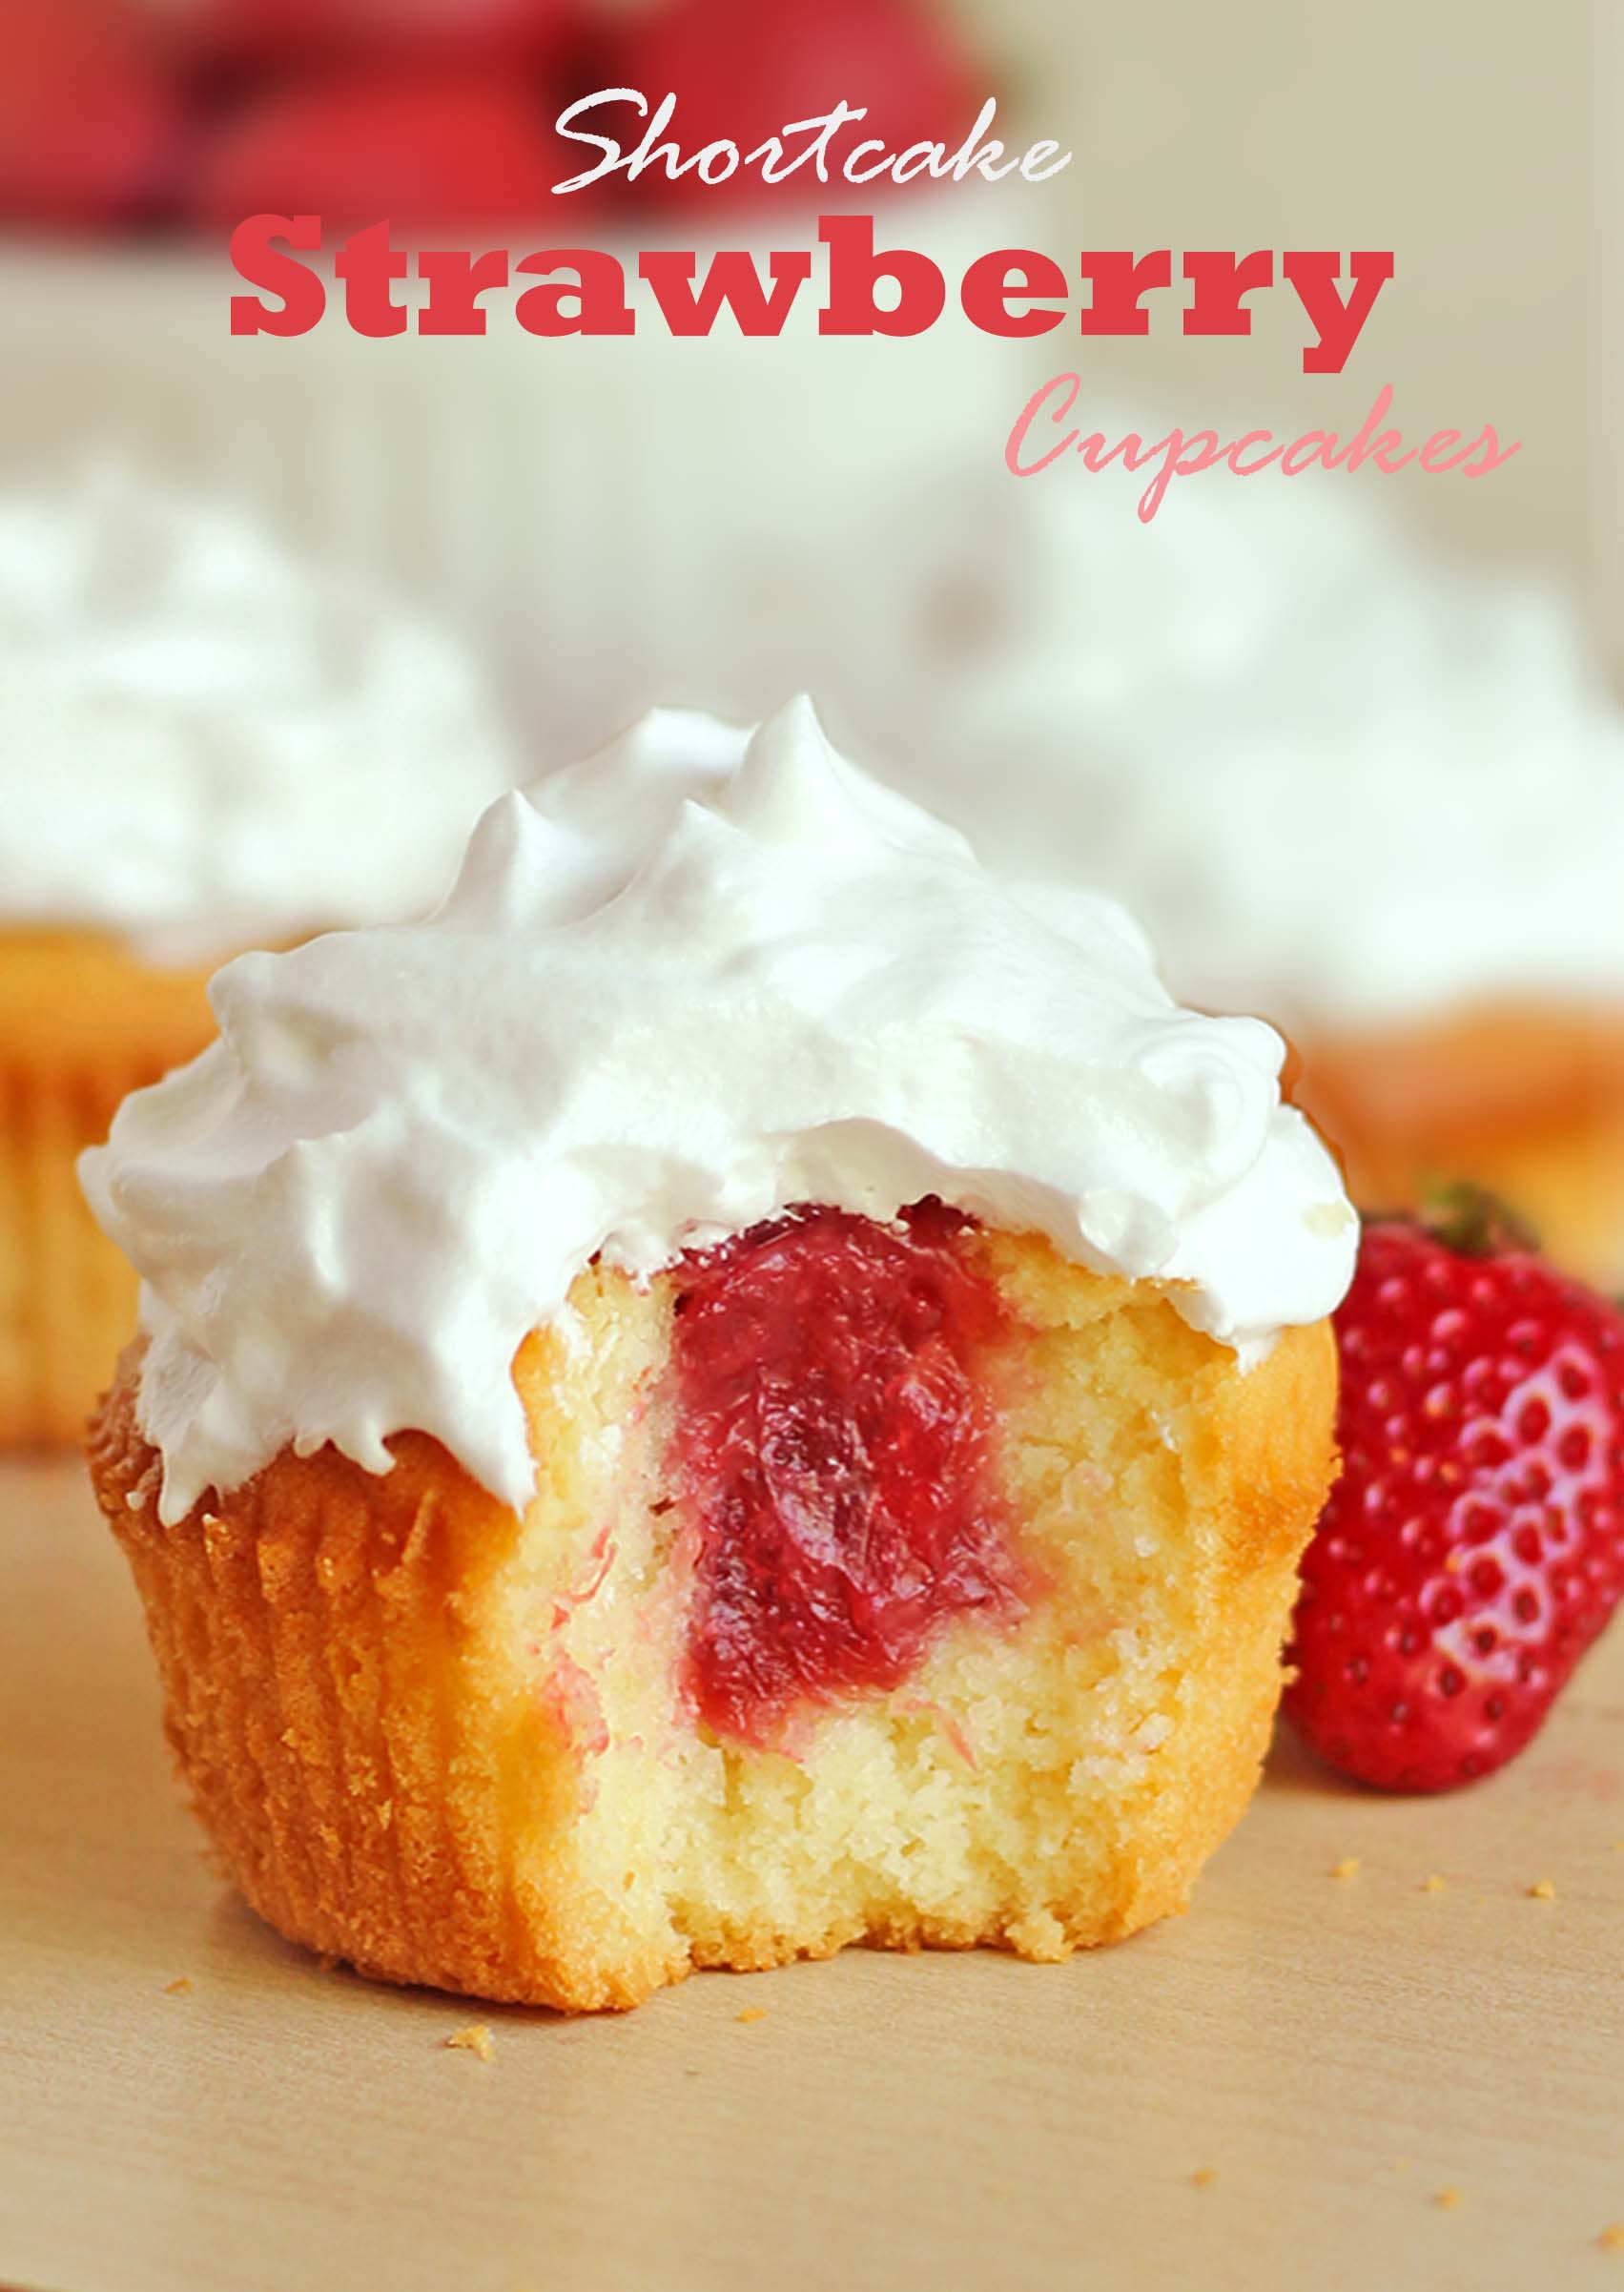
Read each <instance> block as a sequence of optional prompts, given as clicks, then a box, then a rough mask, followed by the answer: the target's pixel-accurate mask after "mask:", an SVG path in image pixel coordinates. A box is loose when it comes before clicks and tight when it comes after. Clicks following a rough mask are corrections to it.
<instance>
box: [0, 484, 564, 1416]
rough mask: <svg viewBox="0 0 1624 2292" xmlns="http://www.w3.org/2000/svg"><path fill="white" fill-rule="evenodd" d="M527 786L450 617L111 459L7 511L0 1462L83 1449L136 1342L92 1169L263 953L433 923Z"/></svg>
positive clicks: (1, 841) (0, 693) (0, 773)
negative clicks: (60, 1444) (84, 1166)
mask: <svg viewBox="0 0 1624 2292" xmlns="http://www.w3.org/2000/svg"><path fill="white" fill-rule="evenodd" d="M518 776H519V772H518V767H517V760H516V758H515V756H514V754H512V753H511V752H510V750H509V747H508V744H507V740H506V736H505V734H504V732H503V730H502V729H501V727H500V725H499V723H498V721H497V718H496V715H495V712H494V711H493V708H492V705H491V703H490V701H489V699H488V698H487V695H486V693H485V692H484V690H483V685H482V682H481V679H480V676H479V674H478V673H477V672H476V670H475V668H474V665H473V663H472V662H471V660H470V659H469V658H468V657H467V656H466V655H465V654H464V653H463V650H461V649H460V648H459V647H458V646H457V645H456V644H455V643H453V642H452V640H451V639H450V638H449V637H448V636H447V635H446V634H445V633H444V632H443V631H442V630H440V629H438V628H437V627H435V626H433V625H430V624H428V623H426V622H424V621H423V620H422V619H421V618H420V617H419V616H418V615H416V614H415V613H413V612H411V611H409V610H407V609H403V608H400V607H397V606H396V605H394V604H392V603H390V602H387V601H386V600H384V599H382V598H380V597H379V596H378V595H375V594H371V593H367V592H365V591H363V590H361V589H360V588H357V587H356V586H354V585H353V584H350V583H348V582H346V581H344V580H343V579H341V578H340V577H339V576H338V575H336V574H332V573H327V572H321V571H318V570H317V569H316V568H312V567H310V566H308V565H304V564H300V563H298V562H297V561H296V560H294V559H291V558H289V557H287V556H285V555H284V554H282V552H281V551H280V550H279V549H278V547H276V546H275V545H274V544H273V543H272V542H271V541H270V540H269V539H268V538H267V537H266V536H265V535H264V534H263V533H261V532H259V531H257V530H256V529H255V528H254V527H250V526H247V525H245V524H243V523H242V522H240V521H239V520H238V519H236V517H233V516H228V515H226V514H224V513H223V512H220V511H218V510H216V509H214V508H211V507H207V506H199V505H196V504H194V503H192V502H189V501H183V500H179V499H176V498H175V497H173V496H170V495H167V494H164V493H160V492H156V491H154V490H152V489H151V488H149V487H147V486H145V485H139V484H137V483H135V482H134V481H133V480H131V479H129V478H128V477H125V476H123V475H121V474H119V473H116V472H109V471H101V472H97V473H96V474H95V475H93V477H91V478H90V479H88V480H87V481H85V482H83V483H81V484H80V485H78V486H77V487H76V488H75V489H74V490H73V491H72V493H70V494H63V495H54V496H47V495H43V494H41V495H30V496H20V495H19V496H15V497H10V498H0V1093H3V1110H0V1449H6V1448H16V1447H19V1446H24V1445H28V1444H31V1443H35V1442H51V1441H60V1440H66V1439H69V1438H72V1437H73V1436H74V1435H76V1434H77V1433H78V1431H79V1430H80V1428H81V1425H82V1422H83V1418H84V1416H85V1414H86V1412H87V1410H88V1408H89V1407H90V1405H91V1403H92V1401H93V1398H94V1395H95V1392H96V1390H97V1388H98V1386H99V1384H100V1383H102V1382H104V1381H105V1379H106V1377H107V1375H108V1373H110V1371H111V1369H112V1366H113V1356H114V1353H115V1352H116V1349H117V1347H118V1345H119V1344H121V1343H122V1341H123V1336H124V1333H125V1332H126V1331H127V1329H128V1326H129V1320H130V1314H131V1311H132V1310H133V1306H134V1288H133V1283H132V1279H131V1276H130V1274H129V1271H128V1269H127V1268H126V1267H125V1265H124V1263H123V1261H122V1260H121V1259H120V1258H119V1257H118V1255H117V1253H116V1252H115V1251H114V1250H113V1249H110V1248H109V1247H108V1246H107V1244H106V1243H105V1242H104V1241H103V1240H102V1238H101V1236H100V1235H99V1234H98V1233H97V1232H96V1230H95V1228H94V1226H93V1223H92V1221H91V1219H90V1216H89V1213H88V1212H87V1211H86V1209H85V1208H84V1206H83V1203H82V1201H81V1199H80V1196H79V1193H78V1188H77V1185H76V1182H75V1179H74V1175H73V1163H74V1158H75V1156H76V1154H77V1153H78V1151H79V1149H80V1148H81V1147H82V1146H85V1145H87V1144H89V1143H91V1142H93V1141H94V1140H96V1139H98V1138H100V1137H101V1136H102V1135H103V1133H104V1132H105V1130H106V1128H107V1125H108V1124H109V1122H110V1121H111V1119H112V1116H113V1109H114V1108H115V1107H116V1105H118V1102H119V1101H120V1099H121V1098H122V1097H123V1096H124V1095H125V1093H126V1092H127V1091H128V1090H130V1089H132V1088H134V1087H135V1086H136V1085H137V1084H142V1083H146V1082H150V1081H152V1080H154V1079H155V1078H156V1077H157V1076H158V1075H160V1074H162V1073H163V1072H164V1071H165V1070H166V1069H167V1068H168V1067H170V1066H172V1065H174V1064H175V1063H178V1062H180V1061H182V1060H185V1059H189V1058H191V1057H192V1056H194V1055H195V1052H197V1051H198V1050H200V1049H201V1048H202V1047H203V1045H204V1044H205V1043H207V1041H208V1040H209V1038H210V1036H211V1035H212V1033H213V1022H212V1019H211V1017H210V1013H209V1008H208V1003H207V1001H206V997H205V991H204V988H205V981H206V979H207V977H208V975H209V973H210V972H211V971H212V970H213V969H214V968H215V967H216V964H217V963H218V962H219V961H220V960H223V959H224V958H226V957H227V956H230V955H233V954H236V953H237V952H239V951H240V950H242V949H244V948H247V947H252V946H259V945H266V946H285V945H288V944H290V943H292V942H294V941H296V940H301V939H305V938H308V937H309V936H311V935H312V934H313V933H316V932H319V931H321V930H324V929H328V928H331V927H333V926H336V925H345V924H359V923H371V922H379V921H384V920H389V919H396V918H405V917H410V916H413V915H415V914H417V913H419V912H421V910H423V909H425V908H427V907H429V906H431V905H432V904H433V903H434V902H435V900H436V899H438V898H439V897H440V896H441V894H442V892H443V891H444V889H445V888H446V885H447V884H448V882H449V880H450V878H451V876H452V873H453V872H454V869H455V865H456V859H457V855H458V853H459V851H460V850H461V848H462V845H463V841H464V840H465V837H466V835H467V832H468V829H469V827H470V825H471V823H472V821H473V819H474V818H475V817H476V816H477V815H478V813H479V812H480V810H481V809H482V808H483V805H484V804H485V803H487V802H488V801H490V799H491V798H492V797H493V796H495V795H499V794H500V793H501V792H502V791H503V790H504V788H506V787H508V786H510V785H512V784H513V782H514V780H515V779H516V778H517V777H518Z"/></svg>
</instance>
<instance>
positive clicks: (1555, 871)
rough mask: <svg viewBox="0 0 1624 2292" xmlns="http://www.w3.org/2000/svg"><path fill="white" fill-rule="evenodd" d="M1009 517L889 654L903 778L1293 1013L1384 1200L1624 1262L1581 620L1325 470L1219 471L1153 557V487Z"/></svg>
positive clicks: (950, 562)
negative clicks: (946, 635)
mask: <svg viewBox="0 0 1624 2292" xmlns="http://www.w3.org/2000/svg"><path fill="white" fill-rule="evenodd" d="M1109 426H1110V425H1109V424H1107V427H1108V428H1109ZM1111 434H1113V435H1115V434H1118V433H1117V432H1116V431H1114V430H1113V431H1112V433H1111ZM985 506H986V508H987V516H986V519H985V520H984V521H982V522H978V523H975V524H974V525H971V524H970V523H969V522H968V521H967V524H966V529H965V531H964V533H963V534H961V535H960V536H959V537H958V546H957V547H945V546H944V547H943V548H942V550H941V552H940V558H939V563H940V568H941V572H940V577H941V579H942V581H943V583H944V584H946V585H949V586H950V587H951V586H952V585H953V584H955V583H956V584H957V585H958V587H959V588H960V590H961V591H962V592H963V593H962V594H961V596H960V603H959V610H958V613H957V617H956V622H955V625H954V641H953V645H952V648H951V650H948V649H946V648H944V647H941V646H939V645H938V646H937V647H936V648H935V650H926V649H921V650H920V651H919V652H918V653H917V654H916V655H915V656H914V657H912V658H911V659H908V660H907V661H905V662H903V663H901V664H900V666H898V665H897V664H896V663H894V662H892V661H889V660H888V662H887V663H886V664H885V668H884V675H883V678H882V677H881V676H880V674H879V672H878V671H876V672H875V677H874V683H875V686H876V690H877V687H878V686H879V685H880V684H881V683H886V684H888V685H889V686H890V687H891V689H893V690H894V692H895V693H896V695H897V702H896V705H897V706H898V709H899V712H900V715H901V717H902V718H903V719H906V720H907V721H908V722H909V723H911V724H912V726H913V728H914V729H913V732H912V734H911V736H909V738H908V740H907V745H906V748H905V753H904V757H903V761H904V764H905V765H907V766H910V767H911V768H912V770H911V774H910V779H909V785H910V786H912V787H915V788H916V789H917V790H918V791H920V792H922V793H926V794H928V795H929V796H930V799H931V800H932V801H934V802H935V803H936V804H937V805H938V806H939V807H940V808H941V809H942V810H944V811H945V812H947V813H948V814H949V815H950V816H952V817H953V818H954V819H955V820H956V821H958V822H959V823H960V824H962V825H964V826H966V827H967V828H968V829H969V830H970V832H971V833H972V834H973V835H974V836H976V838H977V839H978V840H979V841H982V842H984V843H985V844H986V846H987V848H988V850H989V852H991V853H993V854H994V855H996V856H997V857H999V858H1000V859H1002V860H1003V861H1004V862H1006V863H1012V864H1024V865H1027V866H1030V867H1032V868H1035V869H1036V870H1038V872H1040V873H1042V872H1056V871H1058V872H1060V873H1078V874H1080V875H1081V876H1082V878H1083V879H1085V880H1087V881H1090V882H1094V883H1097V884H1098V885H1099V886H1100V888H1101V889H1102V890H1105V891H1107V892H1109V893H1111V894H1112V895H1113V896H1115V897H1117V898H1121V899H1124V900H1126V901H1127V903H1128V904H1129V905H1130V906H1131V907H1132V908H1133V910H1134V912H1135V913H1136V914H1137V915H1139V916H1140V917H1141V919H1142V920H1143V921H1144V923H1145V924H1146V927H1147V928H1148V929H1149V931H1150V932H1151V934H1152V937H1153V938H1154V940H1156V943H1157V946H1158V949H1159V951H1160V953H1161V958H1162V960H1163V962H1164V964H1165V966H1166V974H1167V978H1168V981H1169V983H1170V985H1171V986H1172V987H1173V988H1174V990H1175V992H1177V993H1179V994H1181V995H1183V996H1186V997H1188V998H1189V999H1190V1000H1191V1001H1194V1002H1196V1003H1198V1004H1199V1005H1200V1006H1202V1007H1203V1008H1205V1009H1211V1010H1247V1011H1262V1012H1264V1013H1266V1015H1267V1016H1268V1018H1269V1019H1270V1020H1272V1021H1273V1022H1274V1023H1275V1024H1276V1025H1278V1026H1280V1027H1281V1028H1283V1029H1284V1030H1285V1033H1286V1034H1287V1035H1288V1037H1289V1038H1290V1040H1291V1042H1292V1043H1293V1046H1294V1048H1295V1050H1296V1052H1297V1053H1298V1056H1299V1058H1300V1061H1301V1074H1300V1077H1299V1079H1298V1081H1297V1083H1296V1085H1295V1095H1296V1097H1297V1100H1298V1103H1299V1104H1301V1105H1303V1106H1305V1108H1306V1109H1307V1110H1308V1111H1309V1112H1310V1113H1311V1114H1312V1115H1313V1117H1314V1118H1315V1120H1316V1121H1318V1122H1319V1123H1320V1124H1321V1125H1322V1127H1323V1128H1324V1129H1325V1131H1326V1135H1327V1137H1329V1139H1330V1140H1331V1142H1332V1144H1333V1146H1336V1148H1337V1149H1338V1151H1339V1152H1340V1153H1341V1154H1342V1155H1343V1157H1344V1160H1345V1163H1346V1170H1347V1176H1348V1179H1349V1183H1350V1185H1351V1187H1352V1189H1353V1192H1354V1195H1355V1198H1356V1199H1357V1200H1358V1201H1359V1202H1360V1203H1361V1205H1362V1206H1363V1207H1367V1208H1373V1209H1398V1208H1405V1207H1408V1206H1409V1205H1410V1204H1412V1203H1413V1202H1414V1201H1415V1199H1416V1198H1417V1196H1418V1194H1419V1193H1420V1192H1421V1191H1422V1190H1423V1189H1424V1188H1425V1187H1427V1186H1428V1184H1429V1182H1430V1181H1433V1180H1447V1179H1454V1178H1470V1179H1474V1180H1476V1181H1478V1182H1479V1183H1481V1184H1485V1185H1488V1186H1489V1187H1492V1188H1493V1189H1495V1190H1496V1191H1498V1192H1500V1193H1502V1194H1504V1195H1505V1196H1506V1198H1507V1199H1508V1200H1509V1201H1510V1202H1511V1204H1512V1206H1513V1207H1514V1208H1517V1209H1519V1210H1520V1211H1521V1212H1522V1213H1523V1215H1524V1217H1525V1218H1526V1219H1527V1220H1528V1221H1529V1222H1530V1223H1531V1225H1533V1227H1534V1228H1535V1229H1537V1231H1538V1232H1539V1234H1540V1237H1541V1239H1542V1242H1543V1244H1544V1247H1545V1249H1547V1251H1548V1253H1549V1254H1551V1255H1552V1256H1553V1257H1554V1258H1555V1259H1556V1260H1557V1261H1558V1262H1559V1263H1561V1264H1563V1265H1564V1266H1566V1267H1567V1268H1568V1269H1569V1270H1572V1271H1573V1272H1575V1273H1577V1274H1579V1275H1580V1276H1582V1277H1583V1278H1585V1279H1587V1280H1589V1281H1590V1282H1591V1283H1593V1285H1595V1286H1597V1287H1601V1288H1603V1289H1609V1290H1615V1289H1618V1288H1619V1287H1620V1286H1624V907H1621V906H1620V903H1619V900H1618V898H1617V897H1616V888H1615V881H1614V878H1615V877H1616V873H1617V865H1618V855H1619V853H1620V852H1621V851H1624V719H1621V718H1620V716H1619V714H1618V712H1617V711H1616V709H1615V708H1614V706H1613V704H1612V703H1611V702H1610V700H1609V699H1608V698H1607V696H1606V695H1605V693H1604V692H1603V691H1602V689H1601V687H1600V684H1599V681H1598V680H1597V679H1596V678H1595V676H1594V675H1593V673H1592V671H1590V669H1589V668H1588V667H1587V665H1586V663H1585V660H1584V658H1583V655H1582V651H1581V649H1580V647H1579V644H1578V642H1577V637H1576V633H1575V630H1574V627H1573V618H1572V616H1571V615H1570V614H1568V613H1566V612H1564V611H1563V610H1562V609H1561V608H1560V607H1559V606H1558V605H1557V603H1556V602H1555V601H1554V600H1553V599H1552V597H1551V596H1550V595H1548V594H1546V593H1545V592H1543V591H1541V590H1539V589H1537V588H1533V587H1531V586H1530V585H1519V584H1516V583H1513V582H1511V581H1508V580H1505V579H1501V580H1499V581H1490V580H1488V579H1485V578H1483V577H1481V576H1474V577H1468V576H1466V575H1455V576H1449V575H1448V574H1446V573H1444V572H1442V571H1441V570H1440V569H1438V568H1435V567H1432V566H1429V565H1428V564H1427V563H1426V562H1425V561H1423V560H1420V559H1419V558H1417V557H1416V556H1414V555H1412V554H1411V553H1410V552H1409V551H1408V550H1407V549H1406V548H1405V547H1402V546H1401V545H1400V543H1399V542H1398V540H1397V539H1396V537H1395V536H1394V535H1393V534H1392V533H1391V532H1390V531H1389V530H1388V528H1387V527H1385V526H1383V525H1382V524H1380V523H1379V522H1377V521H1376V520H1375V519H1373V518H1368V517H1364V516H1361V515H1359V514H1358V513H1357V511H1356V510H1355V509H1353V508H1351V507H1348V506H1346V505H1344V506H1340V507H1339V506H1338V505H1337V503H1336V501H1335V499H1334V496H1333V494H1332V491H1331V488H1330V487H1329V486H1328V485H1327V486H1321V487H1320V488H1318V489H1317V490H1315V491H1312V492H1310V491H1309V490H1308V489H1306V488H1293V489H1290V490H1285V491H1282V492H1280V493H1277V494H1275V495H1270V494H1268V493H1267V492H1265V491H1260V490H1259V489H1257V488H1253V487H1245V486H1235V485H1224V486H1221V487H1220V488H1219V489H1218V491H1217V493H1210V494H1203V493H1202V492H1201V491H1200V490H1199V489H1198V488H1193V487H1192V488H1191V489H1190V490H1189V492H1188V494H1187V496H1186V497H1185V498H1181V499H1179V500H1178V501H1177V502H1175V503H1174V504H1173V505H1172V506H1171V508H1170V511H1169V514H1168V516H1167V518H1166V520H1165V522H1164V523H1163V521H1160V520H1159V522H1158V525H1157V527H1156V531H1155V535H1154V537H1153V541H1152V543H1151V544H1150V546H1147V540H1146V536H1145V535H1144V533H1143V532H1142V531H1141V529H1140V528H1139V527H1137V525H1136V523H1135V520H1134V517H1133V513H1132V506H1131V501H1129V500H1127V499H1123V500H1121V501H1116V502H1109V503H1107V504H1106V505H1105V506H1104V509H1103V510H1100V508H1099V507H1098V506H1096V505H1094V502H1093V497H1092V495H1091V496H1090V500H1089V502H1087V503H1085V502H1083V501H1081V500H1080V499H1079V497H1078V494H1077V490H1076V489H1075V488H1073V489H1072V490H1071V492H1070V493H1069V494H1068V493H1065V492H1061V491H1057V490H1054V489H1050V490H1049V491H1047V492H1045V491H1044V489H1043V488H1042V487H1041V486H1024V487H1020V488H1017V489H1015V493H1014V495H1013V496H1009V495H1006V496H1005V497H1004V498H1003V501H1002V504H1001V506H1000V505H999V504H998V503H993V504H989V505H985ZM854 609H857V608H856V607H854ZM911 692H925V693H928V694H929V695H930V696H931V698H930V701H929V704H928V705H927V706H926V707H925V708H924V709H923V710H922V711H919V710H917V709H915V710H914V711H913V712H912V714H910V708H909V700H908V694H909V693H911ZM994 727H997V728H998V730H999V731H1000V732H1001V733H1004V734H1005V735H1007V736H1009V737H1010V739H1011V741H1012V746H1013V749H1014V753H1015V754H1016V756H1017V757H1018V759H1019V769H1018V770H1017V771H1016V772H1015V773H1014V774H1013V775H1012V774H1000V775H998V777H997V781H996V783H995V782H993V781H991V780H989V778H988V776H987V775H986V774H985V772H984V768H983V760H984V757H985V754H986V753H987V748H986V743H987V742H988V740H989V739H990V737H991V736H992V733H993V729H994ZM901 730H902V727H900V726H899V732H900V731H901Z"/></svg>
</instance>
